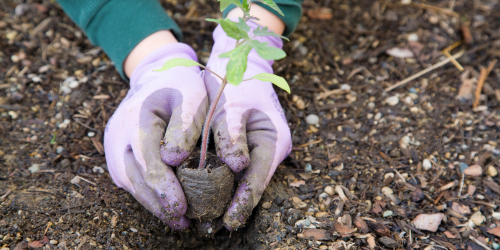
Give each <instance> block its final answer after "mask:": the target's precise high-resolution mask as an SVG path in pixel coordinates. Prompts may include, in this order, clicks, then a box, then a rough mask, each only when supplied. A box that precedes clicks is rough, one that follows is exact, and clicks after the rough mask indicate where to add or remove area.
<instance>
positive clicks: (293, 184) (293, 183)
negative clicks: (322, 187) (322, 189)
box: [290, 180, 306, 187]
mask: <svg viewBox="0 0 500 250" xmlns="http://www.w3.org/2000/svg"><path fill="white" fill-rule="evenodd" d="M300 185H306V182H305V181H304V180H299V181H294V182H292V183H290V187H300Z"/></svg>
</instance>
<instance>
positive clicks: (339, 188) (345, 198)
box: [335, 185, 349, 203]
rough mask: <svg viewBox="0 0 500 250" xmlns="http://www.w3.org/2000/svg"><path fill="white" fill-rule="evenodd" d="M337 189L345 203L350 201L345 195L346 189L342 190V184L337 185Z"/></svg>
mask: <svg viewBox="0 0 500 250" xmlns="http://www.w3.org/2000/svg"><path fill="white" fill-rule="evenodd" d="M335 191H336V192H337V194H338V195H339V197H340V199H342V200H343V201H344V202H345V203H348V202H349V199H348V198H347V196H345V194H344V190H342V187H340V185H337V186H335Z"/></svg>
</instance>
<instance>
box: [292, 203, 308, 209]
mask: <svg viewBox="0 0 500 250" xmlns="http://www.w3.org/2000/svg"><path fill="white" fill-rule="evenodd" d="M295 206H297V208H298V209H304V208H306V207H307V203H305V202H299V203H297V204H295Z"/></svg>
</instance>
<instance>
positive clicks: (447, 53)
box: [443, 51, 464, 71]
mask: <svg viewBox="0 0 500 250" xmlns="http://www.w3.org/2000/svg"><path fill="white" fill-rule="evenodd" d="M443 54H444V55H445V56H446V57H447V58H448V59H450V60H451V63H453V65H455V67H457V69H458V70H460V71H464V67H462V65H460V63H458V62H457V60H455V58H453V57H451V55H450V52H448V51H443Z"/></svg>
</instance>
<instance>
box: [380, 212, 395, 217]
mask: <svg viewBox="0 0 500 250" xmlns="http://www.w3.org/2000/svg"><path fill="white" fill-rule="evenodd" d="M392 214H393V212H392V211H391V210H387V211H385V212H384V214H383V215H382V216H384V218H387V217H389V216H392Z"/></svg>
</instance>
